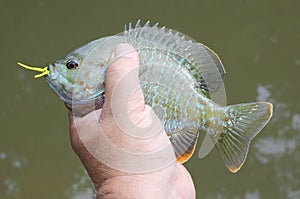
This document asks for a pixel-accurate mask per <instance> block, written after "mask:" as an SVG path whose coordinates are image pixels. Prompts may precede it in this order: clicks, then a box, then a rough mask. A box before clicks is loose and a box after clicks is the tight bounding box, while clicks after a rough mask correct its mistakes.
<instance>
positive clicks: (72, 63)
mask: <svg viewBox="0 0 300 199" xmlns="http://www.w3.org/2000/svg"><path fill="white" fill-rule="evenodd" d="M66 66H67V68H68V69H76V68H77V67H78V63H77V62H76V61H75V60H72V59H71V60H69V61H67V63H66Z"/></svg>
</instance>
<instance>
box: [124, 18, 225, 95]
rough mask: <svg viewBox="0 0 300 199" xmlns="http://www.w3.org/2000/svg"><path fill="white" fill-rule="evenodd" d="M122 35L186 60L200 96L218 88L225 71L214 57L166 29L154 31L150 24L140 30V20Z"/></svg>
mask: <svg viewBox="0 0 300 199" xmlns="http://www.w3.org/2000/svg"><path fill="white" fill-rule="evenodd" d="M123 35H124V36H127V37H133V38H136V39H141V40H143V41H145V42H146V43H147V44H149V45H152V46H153V47H155V48H160V49H163V50H165V51H168V52H172V53H174V54H176V55H179V56H180V57H182V58H184V59H186V60H187V61H188V62H189V63H190V64H191V65H193V67H195V68H196V69H197V71H198V72H197V73H198V75H197V76H198V77H199V78H198V79H197V80H196V82H197V84H198V86H197V87H198V88H200V89H201V91H202V92H203V93H204V94H207V92H208V93H214V92H216V91H217V90H218V89H219V88H220V87H221V86H222V84H223V77H224V75H225V69H224V67H223V64H222V62H221V60H220V59H219V57H218V55H217V54H216V53H215V52H213V51H212V50H211V49H210V48H208V47H207V46H205V45H203V44H201V43H198V42H196V41H194V40H193V39H191V38H189V37H187V36H186V35H184V34H182V33H179V32H177V31H174V30H172V29H168V28H166V27H162V28H158V23H156V24H155V25H154V26H152V27H151V26H150V21H147V22H146V24H145V25H144V26H141V21H140V20H138V22H137V23H136V25H135V27H134V28H133V27H132V25H131V23H129V25H128V29H126V30H125V31H124V33H123Z"/></svg>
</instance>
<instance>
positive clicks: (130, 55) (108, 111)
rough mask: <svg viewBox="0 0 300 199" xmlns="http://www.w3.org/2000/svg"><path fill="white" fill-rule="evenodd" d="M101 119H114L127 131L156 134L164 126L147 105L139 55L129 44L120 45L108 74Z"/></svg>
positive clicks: (149, 134)
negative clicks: (140, 74) (141, 80)
mask: <svg viewBox="0 0 300 199" xmlns="http://www.w3.org/2000/svg"><path fill="white" fill-rule="evenodd" d="M101 118H106V119H108V118H109V119H112V120H113V122H114V123H115V124H116V125H117V126H118V127H119V129H120V130H122V132H123V133H126V134H130V135H131V136H133V137H136V136H137V137H140V136H141V132H144V133H145V134H144V135H143V136H145V137H152V136H153V135H156V134H157V133H158V132H160V131H161V130H162V129H163V127H162V124H161V121H160V120H159V118H158V117H157V116H156V115H155V113H154V111H153V110H152V109H151V108H150V107H149V106H146V105H145V101H144V96H143V92H142V89H141V86H140V81H139V58H138V54H137V52H136V50H135V49H134V48H133V47H132V46H131V45H129V44H119V45H118V46H117V48H116V50H115V52H114V53H113V55H112V58H111V60H110V65H109V67H108V69H107V71H106V77H105V103H104V104H103V109H102V112H101Z"/></svg>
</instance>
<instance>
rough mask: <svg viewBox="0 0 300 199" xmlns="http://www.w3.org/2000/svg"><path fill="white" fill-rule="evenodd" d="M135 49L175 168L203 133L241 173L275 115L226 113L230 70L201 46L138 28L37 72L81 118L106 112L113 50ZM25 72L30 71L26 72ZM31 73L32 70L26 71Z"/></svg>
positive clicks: (266, 109)
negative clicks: (223, 91) (223, 96)
mask: <svg viewBox="0 0 300 199" xmlns="http://www.w3.org/2000/svg"><path fill="white" fill-rule="evenodd" d="M121 43H128V44H131V45H132V46H133V47H134V48H135V49H136V50H137V52H138V54H139V58H140V76H139V77H140V83H141V87H142V90H143V94H144V96H145V102H146V104H148V105H150V106H151V107H152V108H153V109H154V111H155V112H156V114H157V115H158V117H159V118H160V119H161V121H162V123H163V124H164V128H165V131H166V133H167V134H168V136H169V139H170V141H171V143H172V145H173V148H174V152H175V154H176V157H177V161H178V162H185V161H187V160H188V159H189V158H190V157H191V156H192V154H193V152H194V150H195V146H196V143H197V139H198V134H199V132H206V133H207V134H208V135H209V136H210V138H211V140H212V142H213V143H214V144H215V147H216V148H217V150H218V151H219V153H220V155H221V157H222V159H223V160H224V163H225V166H226V167H227V168H228V169H229V170H230V171H231V172H237V171H238V170H239V169H240V168H241V166H242V165H243V163H244V161H245V159H246V156H247V153H248V149H249V145H250V142H251V140H252V139H253V138H254V137H255V136H256V135H257V134H258V133H259V132H260V131H261V130H262V128H263V127H264V126H265V125H266V124H267V123H268V121H269V120H270V118H271V116H272V104H271V103H268V102H252V103H244V104H238V105H230V106H222V105H220V104H218V103H217V102H216V101H215V100H213V99H212V95H213V94H214V93H216V92H218V90H219V89H220V88H221V87H222V84H223V77H224V75H225V69H224V67H223V64H222V62H221V61H220V59H219V57H218V55H217V54H216V53H214V52H213V51H212V50H211V49H209V48H208V47H206V46H205V45H203V44H200V43H197V42H196V41H194V40H193V39H191V38H188V37H186V36H184V35H183V34H181V33H179V32H176V31H174V30H170V29H167V28H164V27H163V28H159V27H158V26H157V24H155V25H154V26H150V25H149V22H147V23H146V24H145V25H144V26H141V25H140V22H138V23H137V24H136V25H135V27H132V26H131V24H130V25H129V27H128V28H125V31H124V32H122V33H120V34H118V35H115V36H108V37H103V38H100V39H97V40H95V41H92V42H90V43H88V44H86V45H84V46H82V47H80V48H78V49H76V50H74V51H73V52H71V53H69V54H68V55H66V56H65V57H64V58H63V59H60V60H58V61H56V62H54V63H53V64H50V65H49V66H47V67H45V68H44V69H40V70H39V71H40V72H42V74H40V75H37V77H38V76H45V79H46V81H47V83H48V85H49V86H50V88H51V89H52V90H53V91H54V92H55V93H56V94H57V95H58V96H59V97H60V99H61V100H63V101H64V103H65V105H66V106H67V108H68V109H69V110H70V111H72V113H73V114H75V115H77V116H84V115H86V114H88V113H90V112H92V111H94V110H95V109H99V108H101V107H102V105H103V103H104V100H105V95H104V93H105V90H104V83H105V82H104V80H105V71H106V68H107V67H108V64H109V63H108V61H109V59H110V57H111V54H112V52H113V51H114V50H115V48H116V46H117V45H118V44H121ZM23 66H24V67H27V66H25V65H23ZM28 69H30V68H28Z"/></svg>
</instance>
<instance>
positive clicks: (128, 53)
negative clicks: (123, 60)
mask: <svg viewBox="0 0 300 199" xmlns="http://www.w3.org/2000/svg"><path fill="white" fill-rule="evenodd" d="M134 52H135V49H134V48H133V47H132V46H131V45H129V44H125V43H124V44H119V45H118V46H117V48H116V50H115V51H114V52H113V53H112V55H111V57H110V61H112V60H114V59H117V58H120V57H127V58H133V55H134Z"/></svg>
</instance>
